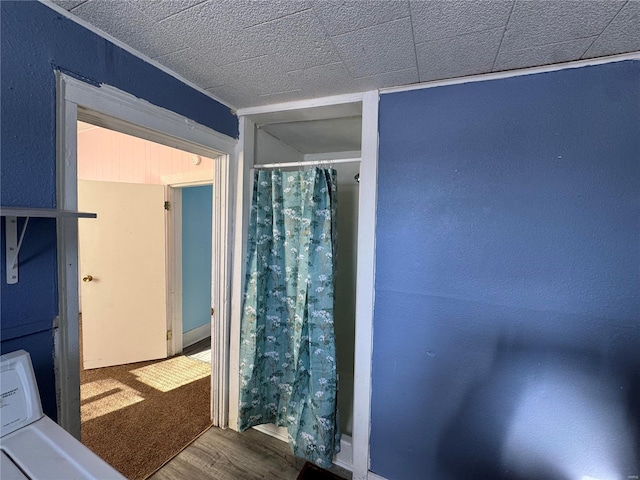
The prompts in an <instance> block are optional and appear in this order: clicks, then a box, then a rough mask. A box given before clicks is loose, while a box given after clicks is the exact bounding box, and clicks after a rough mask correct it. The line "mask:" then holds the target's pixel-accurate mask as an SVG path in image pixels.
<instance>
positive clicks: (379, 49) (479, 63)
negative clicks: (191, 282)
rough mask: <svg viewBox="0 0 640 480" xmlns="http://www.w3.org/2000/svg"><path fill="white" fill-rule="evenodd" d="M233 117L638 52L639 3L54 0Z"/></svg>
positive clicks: (546, 0) (544, 0)
mask: <svg viewBox="0 0 640 480" xmlns="http://www.w3.org/2000/svg"><path fill="white" fill-rule="evenodd" d="M54 3H57V4H58V5H60V6H62V7H63V8H65V9H66V10H69V11H70V12H71V13H72V14H73V15H75V16H77V17H79V18H81V19H83V20H84V21H86V22H88V23H90V24H92V25H93V26H95V27H97V28H98V29H100V30H103V31H104V32H106V33H108V34H110V35H112V36H113V37H115V38H117V39H118V40H120V41H122V42H124V43H125V44H127V45H129V46H130V47H132V48H133V49H135V50H137V51H139V52H141V53H143V54H144V55H146V56H147V57H150V58H151V59H153V60H155V61H156V62H158V63H160V64H162V65H164V66H165V67H167V68H169V69H171V70H173V71H174V72H176V73H177V74H179V75H180V76H182V77H183V78H185V79H187V80H189V81H191V82H193V83H194V84H196V85H198V86H199V87H201V88H202V89H204V90H206V91H207V92H209V93H211V94H212V95H213V96H215V97H216V98H219V99H220V100H222V101H223V102H225V103H226V104H228V105H229V106H232V107H235V108H241V107H248V106H257V105H266V104H271V103H278V102H283V101H290V100H300V99H309V98H315V97H321V96H327V95H336V94H342V93H351V92H359V91H365V90H371V89H375V88H383V87H389V86H397V85H408V84H412V83H416V82H425V81H430V80H438V79H446V78H452V77H460V76H466V75H472V74H478V73H487V72H496V71H503V70H509V69H515V68H521V67H529V66H538V65H546V64H551V63H559V62H566V61H570V60H577V59H584V58H593V57H600V56H606V55H611V54H616V53H624V52H630V51H637V50H640V0H620V1H618V0H431V1H427V0H421V1H418V0H411V1H399V0H343V1H335V0H54Z"/></svg>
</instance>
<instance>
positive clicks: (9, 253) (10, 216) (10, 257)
mask: <svg viewBox="0 0 640 480" xmlns="http://www.w3.org/2000/svg"><path fill="white" fill-rule="evenodd" d="M0 216H2V217H5V226H6V229H5V239H6V241H5V247H6V252H5V259H6V261H7V283H8V284H9V285H13V284H15V283H18V254H19V253H20V247H21V246H22V240H23V239H24V234H25V232H26V231H27V225H28V224H29V218H31V217H34V218H35V217H38V218H96V217H97V214H95V213H85V212H74V211H71V210H59V209H57V208H34V207H0ZM18 217H24V218H25V222H24V225H23V226H22V231H21V232H20V239H18Z"/></svg>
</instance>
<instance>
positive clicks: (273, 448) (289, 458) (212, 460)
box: [150, 427, 351, 480]
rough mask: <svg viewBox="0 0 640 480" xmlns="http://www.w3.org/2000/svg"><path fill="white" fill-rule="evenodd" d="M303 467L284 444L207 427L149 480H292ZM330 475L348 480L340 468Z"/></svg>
mask: <svg viewBox="0 0 640 480" xmlns="http://www.w3.org/2000/svg"><path fill="white" fill-rule="evenodd" d="M304 463H305V461H304V460H302V459H299V458H296V457H294V456H293V454H292V453H291V450H290V449H289V446H288V445H287V444H286V443H284V442H282V441H280V440H278V439H276V438H273V437H270V436H269V435H265V434H264V433H261V432H258V431H257V430H253V429H249V430H247V431H246V432H243V433H238V432H235V431H233V430H230V429H227V430H221V429H219V428H216V427H211V428H210V429H209V430H207V431H206V432H205V433H203V434H202V435H201V436H200V437H198V438H197V439H196V440H195V441H194V442H193V443H192V444H191V445H189V446H188V447H187V448H186V449H184V450H183V451H182V452H181V453H179V454H178V455H177V456H176V457H174V458H173V460H171V461H170V462H169V463H167V464H166V465H165V466H164V467H162V468H161V469H160V470H158V471H157V472H156V473H155V474H154V475H152V476H151V477H150V480H193V479H198V480H295V479H296V478H297V476H298V473H299V472H300V469H302V466H303V465H304ZM331 471H332V472H333V473H335V474H337V475H340V476H342V477H343V478H345V479H350V478H351V473H350V472H348V471H347V470H344V469H342V468H340V467H335V466H334V467H333V468H332V469H331Z"/></svg>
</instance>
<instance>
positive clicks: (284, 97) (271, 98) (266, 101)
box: [257, 90, 309, 105]
mask: <svg viewBox="0 0 640 480" xmlns="http://www.w3.org/2000/svg"><path fill="white" fill-rule="evenodd" d="M307 98H309V96H308V95H307V94H306V93H305V92H304V91H303V90H292V91H289V92H275V93H269V94H262V95H258V103H257V105H271V104H273V103H282V102H291V101H296V100H304V99H307Z"/></svg>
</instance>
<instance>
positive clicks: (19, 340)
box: [0, 1, 238, 418]
mask: <svg viewBox="0 0 640 480" xmlns="http://www.w3.org/2000/svg"><path fill="white" fill-rule="evenodd" d="M0 9H1V15H0V21H1V31H2V35H1V47H0V48H1V50H0V57H1V62H2V63H1V66H0V84H1V95H0V97H1V112H0V114H1V116H2V124H1V126H0V128H1V130H0V136H1V138H2V143H1V146H0V155H1V157H2V161H1V162H0V174H1V182H2V185H1V186H2V188H1V190H0V203H1V204H2V205H7V206H33V207H54V206H55V196H56V191H55V180H56V177H55V165H56V161H55V155H56V150H55V142H56V140H55V76H54V71H55V70H56V69H59V70H62V71H64V72H67V73H70V74H72V75H75V76H76V77H79V78H82V79H85V80H86V81H88V82H90V83H94V84H99V83H105V84H108V85H112V86H114V87H117V88H119V89H121V90H124V91H126V92H129V93H131V94H133V95H136V96H138V97H140V98H144V99H145V100H147V101H149V102H151V103H153V104H155V105H158V106H161V107H164V108H166V109H169V110H172V111H174V112H176V113H179V114H181V115H184V116H186V117H188V118H191V119H193V120H195V121H197V122H199V123H201V124H203V125H206V126H208V127H211V128H213V129H215V130H217V131H219V132H221V133H224V134H227V135H229V136H232V137H237V136H238V122H237V119H236V117H235V116H234V115H232V114H231V112H230V111H229V109H228V108H227V107H225V106H223V105H221V104H219V103H217V102H215V101H214V100H212V99H210V98H209V97H207V96H205V95H203V94H201V93H199V92H197V91H195V90H193V89H192V88H190V87H188V86H187V85H185V84H183V83H181V82H180V81H178V80H176V79H175V78H173V77H171V76H170V75H167V74H166V73H164V72H162V71H160V70H158V69H156V68H155V67H153V66H152V65H150V64H148V63H146V62H144V61H142V60H140V59H138V58H136V57H134V56H133V55H131V54H129V53H127V52H126V51H124V50H122V49H120V48H119V47H116V46H114V45H113V44H111V43H109V42H107V41H106V40H104V39H102V38H101V37H99V36H97V35H95V34H93V33H91V32H90V31H88V30H86V29H85V28H83V27H81V26H79V25H77V24H75V23H74V22H72V21H71V20H68V19H67V18H65V17H63V16H61V15H59V14H57V13H56V12H55V11H53V10H51V9H50V8H48V7H46V6H45V5H43V4H41V3H39V2H12V1H2V2H0ZM2 223H3V225H2V229H3V232H2V235H1V238H2V241H3V242H4V222H2ZM3 248H4V247H3ZM2 251H4V250H2ZM55 251H56V237H55V221H53V220H46V219H33V220H32V221H31V223H30V224H29V228H28V231H27V234H26V236H25V239H24V244H23V247H22V251H21V252H20V282H19V283H18V284H17V285H6V283H5V281H4V278H5V277H4V272H5V268H6V266H5V264H4V254H3V255H2V272H1V275H2V280H1V281H0V284H1V289H0V295H1V297H2V303H1V311H0V316H1V318H2V327H1V328H2V330H1V334H2V352H8V351H11V350H15V349H18V348H25V349H26V350H28V351H29V352H30V353H31V355H32V358H33V360H34V369H35V371H36V376H37V379H38V383H39V386H40V391H41V392H40V393H41V397H42V400H43V404H44V409H45V412H46V414H47V415H50V416H51V417H53V418H55V417H56V401H55V389H54V387H53V386H54V373H53V349H52V322H53V320H54V318H55V316H56V315H57V313H58V304H57V270H56V268H57V267H56V255H55Z"/></svg>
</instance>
